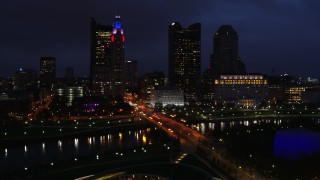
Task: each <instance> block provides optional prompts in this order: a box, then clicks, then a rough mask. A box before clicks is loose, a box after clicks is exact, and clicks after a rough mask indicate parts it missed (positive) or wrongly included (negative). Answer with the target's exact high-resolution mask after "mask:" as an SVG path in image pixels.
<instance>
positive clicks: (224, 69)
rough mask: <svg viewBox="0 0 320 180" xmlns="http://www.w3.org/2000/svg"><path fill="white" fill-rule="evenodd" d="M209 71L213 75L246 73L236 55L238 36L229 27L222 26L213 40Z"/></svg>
mask: <svg viewBox="0 0 320 180" xmlns="http://www.w3.org/2000/svg"><path fill="white" fill-rule="evenodd" d="M213 44H214V48H213V54H212V55H211V62H210V65H211V69H212V72H213V74H215V75H220V74H241V73H245V72H246V68H245V65H244V63H243V62H242V61H241V60H240V58H239V55H238V34H237V32H236V31H235V30H234V29H233V28H232V26H231V25H222V26H220V27H219V29H218V31H217V32H216V33H215V35H214V38H213Z"/></svg>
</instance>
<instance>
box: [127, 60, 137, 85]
mask: <svg viewBox="0 0 320 180" xmlns="http://www.w3.org/2000/svg"><path fill="white" fill-rule="evenodd" d="M124 67H125V76H124V77H125V84H126V86H136V85H137V78H138V61H136V60H127V61H125V64H124Z"/></svg>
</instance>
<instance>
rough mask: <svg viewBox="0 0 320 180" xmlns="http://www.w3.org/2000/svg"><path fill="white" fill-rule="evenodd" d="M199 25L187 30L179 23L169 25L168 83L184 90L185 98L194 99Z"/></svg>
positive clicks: (198, 48) (196, 83)
mask: <svg viewBox="0 0 320 180" xmlns="http://www.w3.org/2000/svg"><path fill="white" fill-rule="evenodd" d="M200 51H201V24H200V23H195V24H192V25H191V26H189V27H188V28H183V27H181V25H180V23H179V22H175V23H172V24H170V25H169V83H171V84H174V85H178V86H180V87H181V89H183V90H184V92H185V94H186V97H187V98H194V97H196V94H197V86H198V84H199V81H200V71H201V66H200V64H201V52H200Z"/></svg>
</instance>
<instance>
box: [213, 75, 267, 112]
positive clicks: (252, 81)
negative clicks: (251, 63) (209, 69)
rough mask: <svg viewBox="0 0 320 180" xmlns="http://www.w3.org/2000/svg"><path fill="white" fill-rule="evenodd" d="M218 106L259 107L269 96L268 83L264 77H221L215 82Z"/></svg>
mask: <svg viewBox="0 0 320 180" xmlns="http://www.w3.org/2000/svg"><path fill="white" fill-rule="evenodd" d="M214 90H215V94H214V96H215V101H216V103H217V104H233V105H237V106H250V107H251V106H257V105H259V104H260V103H261V102H262V101H265V99H266V98H267V95H268V82H267V79H265V78H264V77H263V75H221V76H220V77H219V78H217V79H215V81H214Z"/></svg>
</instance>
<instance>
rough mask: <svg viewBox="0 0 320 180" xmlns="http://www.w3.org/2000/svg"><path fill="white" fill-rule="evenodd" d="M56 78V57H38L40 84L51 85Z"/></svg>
mask: <svg viewBox="0 0 320 180" xmlns="http://www.w3.org/2000/svg"><path fill="white" fill-rule="evenodd" d="M55 78H56V58H54V57H41V58H40V83H41V86H45V87H51V85H52V84H53V82H54V80H55Z"/></svg>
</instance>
